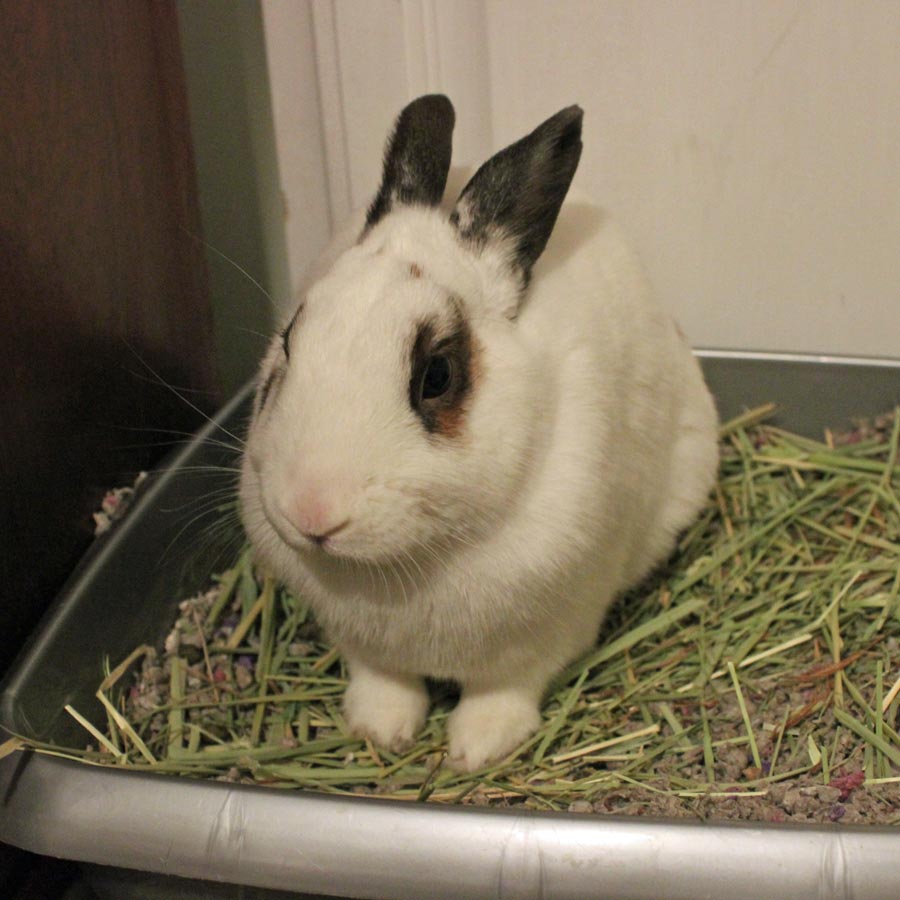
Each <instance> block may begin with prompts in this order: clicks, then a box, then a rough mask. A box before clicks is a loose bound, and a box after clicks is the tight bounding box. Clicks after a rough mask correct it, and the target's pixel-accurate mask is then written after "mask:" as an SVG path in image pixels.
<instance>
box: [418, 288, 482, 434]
mask: <svg viewBox="0 0 900 900" xmlns="http://www.w3.org/2000/svg"><path fill="white" fill-rule="evenodd" d="M453 311H454V312H455V313H456V315H454V316H453V318H452V319H451V320H450V327H448V326H447V325H446V324H445V325H444V326H443V329H442V330H443V332H444V334H443V336H439V335H438V334H436V332H437V331H438V327H439V326H438V325H437V323H435V322H433V321H426V322H422V323H420V324H419V325H418V327H417V329H416V332H415V336H414V338H413V342H412V347H411V353H410V361H409V363H410V369H409V388H408V390H409V406H410V409H412V411H413V412H414V413H415V414H416V415H417V416H418V417H419V420H420V421H421V423H422V425H423V426H424V428H425V431H426V432H427V433H428V434H429V435H435V436H437V437H440V438H455V437H457V436H458V435H460V434H461V433H462V431H463V427H464V425H465V419H466V409H467V406H468V404H467V403H466V401H467V399H468V397H469V393H470V388H471V384H470V381H471V368H472V339H471V335H470V333H469V326H468V323H467V322H466V320H465V318H464V316H463V315H462V311H461V309H460V304H459V303H458V302H457V303H455V304H454V307H453Z"/></svg>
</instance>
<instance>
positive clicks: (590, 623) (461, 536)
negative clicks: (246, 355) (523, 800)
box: [241, 195, 717, 769]
mask: <svg viewBox="0 0 900 900" xmlns="http://www.w3.org/2000/svg"><path fill="white" fill-rule="evenodd" d="M462 212H463V214H464V213H465V210H463V211H462ZM511 252H512V251H511V249H510V246H509V242H508V241H507V240H505V239H504V236H503V234H502V233H498V234H497V235H495V239H494V240H489V241H487V242H486V243H485V244H484V246H483V247H481V248H474V249H473V247H472V246H471V245H470V244H468V243H467V242H465V241H463V240H461V239H460V234H459V230H458V228H457V226H456V225H454V224H452V223H451V222H450V221H449V220H448V218H447V215H446V213H445V212H442V211H440V210H439V209H435V208H430V207H421V206H410V207H402V206H398V207H397V208H395V209H393V210H392V211H391V212H390V213H389V214H387V215H385V216H384V217H383V218H382V219H381V220H380V221H378V222H377V223H375V224H374V225H372V227H371V228H369V229H368V230H367V231H366V232H365V233H364V236H363V239H362V240H361V241H360V242H359V243H358V244H355V245H354V246H352V247H350V248H349V249H347V250H346V251H345V252H344V253H343V254H341V255H340V256H338V258H337V259H336V261H334V263H333V265H332V266H331V268H330V270H329V271H328V272H327V274H325V275H324V277H322V278H321V279H320V280H318V281H317V282H316V283H315V284H314V285H313V286H312V287H311V288H310V289H309V290H308V291H307V292H306V295H305V297H304V303H303V309H302V312H301V313H300V314H299V317H298V320H297V322H296V323H295V327H293V328H292V329H291V333H290V336H289V339H290V358H289V360H287V361H286V360H285V355H284V349H283V347H282V339H281V337H280V336H279V337H278V338H276V339H275V340H274V341H273V344H272V346H271V348H270V351H269V353H268V354H267V357H266V359H265V361H264V363H263V367H262V374H261V382H260V383H261V384H263V383H266V382H268V383H269V384H268V392H267V397H266V399H265V403H264V404H262V406H261V408H259V407H260V401H259V399H258V401H257V407H258V410H257V413H256V415H255V418H254V421H253V423H252V425H251V428H250V431H249V435H248V440H247V452H246V454H245V460H244V465H243V473H242V484H241V501H242V509H243V517H244V522H245V525H246V529H247V532H248V534H249V536H250V539H251V541H252V543H253V545H254V547H255V550H256V553H257V555H258V556H259V557H260V558H261V559H262V560H263V561H264V563H265V564H266V565H267V566H268V567H269V568H270V569H271V571H272V572H273V573H274V574H276V575H277V576H278V577H279V578H281V579H283V580H284V581H285V582H286V583H287V584H288V585H289V586H291V587H292V588H293V589H294V590H296V591H297V592H298V593H299V594H300V595H301V596H303V597H305V598H307V599H308V600H309V602H310V603H311V604H312V606H313V608H314V610H315V613H316V616H317V618H318V620H319V621H320V623H321V624H322V626H323V627H324V628H325V630H326V632H327V634H328V635H329V636H330V638H331V639H332V640H333V641H334V642H335V643H336V645H337V646H338V647H339V648H340V650H341V652H342V653H343V654H344V656H345V658H346V660H347V663H348V665H349V671H350V683H349V687H348V689H347V692H346V697H345V713H346V718H347V721H348V723H349V724H350V726H351V727H352V728H353V729H354V730H355V731H356V732H358V733H360V734H363V735H366V736H369V737H371V738H372V739H373V740H374V741H375V742H376V743H378V744H381V745H384V746H388V747H392V748H395V749H397V748H400V747H402V746H404V745H405V744H408V743H409V742H410V741H411V740H412V739H413V738H414V737H415V735H416V733H417V731H418V730H419V729H420V728H421V726H422V724H423V722H424V719H425V716H426V713H427V709H428V697H427V693H426V690H425V685H424V681H423V678H424V677H425V676H430V677H434V678H441V679H453V680H455V681H457V682H458V683H459V684H460V685H461V688H462V695H461V700H460V702H459V705H458V707H457V708H456V710H454V712H453V714H452V715H451V717H450V720H449V729H448V730H449V734H448V738H449V755H450V760H451V762H452V763H453V764H454V765H455V766H457V767H458V768H463V769H475V768H478V767H480V766H482V765H483V764H485V763H486V762H488V761H490V760H493V759H496V758H498V757H500V756H503V755H504V754H506V753H508V752H509V751H511V750H513V749H514V748H515V747H516V746H517V745H518V744H519V743H520V742H521V741H522V740H523V739H525V738H526V737H527V736H528V735H529V734H530V733H532V732H533V731H534V729H535V728H536V727H537V725H538V723H539V720H540V714H539V704H540V700H541V696H542V693H543V691H544V690H545V688H546V686H547V683H548V681H549V680H550V679H551V678H552V676H553V675H554V674H555V673H556V672H558V671H559V670H560V669H561V668H562V667H563V666H564V665H565V664H567V663H568V662H570V661H571V660H572V659H573V658H574V657H576V656H577V655H579V654H580V653H582V652H583V651H585V650H586V649H588V648H589V647H590V646H591V644H592V643H593V641H594V640H595V638H596V635H597V631H598V628H599V625H600V622H601V620H602V618H603V615H604V613H605V611H606V609H607V607H608V606H609V604H610V602H611V601H612V599H613V598H614V597H615V595H616V594H617V593H618V592H620V591H622V590H623V589H625V588H627V587H629V586H630V585H633V584H634V583H635V582H637V581H638V580H640V579H641V578H642V577H643V576H644V575H646V574H647V573H648V571H649V570H650V569H651V568H652V567H653V566H654V565H656V564H657V563H658V562H660V561H661V560H662V559H664V558H665V556H666V555H667V554H668V553H669V552H670V551H671V549H672V547H673V545H674V542H675V538H676V536H677V534H678V532H679V531H680V530H681V529H682V528H684V527H685V526H686V525H688V524H689V523H690V522H691V520H692V519H693V518H694V516H695V515H696V513H697V511H698V510H699V508H700V507H701V505H702V504H703V503H704V501H705V498H706V497H707V494H708V492H709V490H710V488H711V486H712V484H713V480H714V477H715V470H716V466H717V446H716V414H715V410H714V407H713V403H712V400H711V398H710V396H709V393H708V391H707V389H706V387H705V385H704V382H703V379H702V376H701V373H700V369H699V367H698V365H697V363H696V361H695V359H694V357H693V355H692V353H691V351H690V348H689V347H688V346H687V344H686V343H685V341H684V339H683V337H682V336H681V335H680V334H679V332H678V329H677V327H676V326H675V324H674V323H673V321H672V319H671V318H670V316H669V315H667V314H666V313H665V312H664V311H663V309H662V308H661V307H660V306H659V305H657V304H656V302H654V300H653V299H652V297H651V294H650V292H649V290H648V287H647V284H646V282H645V279H644V276H643V275H642V273H641V270H640V267H639V265H638V264H637V262H636V260H635V258H634V256H633V255H632V253H631V251H630V249H629V247H628V245H627V243H626V241H625V240H624V239H623V237H622V235H621V233H620V231H619V229H618V228H617V227H616V226H615V225H614V224H613V222H612V221H610V219H609V218H608V217H607V216H606V215H605V214H604V213H603V212H602V211H601V210H599V209H598V208H597V207H595V206H593V205H591V204H590V203H587V202H585V201H583V200H581V199H580V198H575V197H573V196H571V195H570V197H569V199H568V200H567V202H566V203H565V204H564V205H563V207H562V211H561V212H560V214H559V217H558V220H557V222H556V226H555V229H554V231H553V234H552V237H551V239H550V241H549V243H548V245H547V247H546V250H545V251H544V253H543V255H542V256H541V258H540V260H539V261H538V262H537V264H536V265H535V266H534V269H533V274H532V278H531V283H530V286H529V287H528V289H527V291H526V293H525V294H524V299H523V301H522V304H521V308H520V309H519V311H518V315H517V316H514V315H512V311H514V310H515V309H516V305H517V302H518V300H517V298H519V295H520V289H521V281H520V280H518V279H517V278H516V277H514V275H513V274H512V273H511V268H510V259H509V257H510V253H511ZM413 266H414V267H415V268H416V269H417V270H418V271H419V272H420V273H421V276H420V277H419V276H417V277H413V276H411V274H410V273H411V271H413V269H412V267H413ZM454 304H457V305H461V307H462V314H463V315H464V317H465V319H466V321H467V322H468V325H469V328H470V330H471V338H472V347H473V360H472V385H471V390H470V394H469V396H468V399H467V401H466V403H465V407H464V409H463V412H462V422H461V425H460V428H459V433H454V434H452V435H449V436H440V435H439V436H437V437H435V436H434V435H429V434H426V433H425V431H424V429H423V428H422V425H421V423H420V422H419V421H418V419H417V417H416V415H415V414H414V412H413V411H412V410H411V408H410V404H409V398H408V385H409V379H410V375H409V352H410V351H409V346H410V342H411V335H412V334H414V332H415V327H416V323H417V322H420V321H422V320H423V319H429V318H430V319H434V320H438V321H444V320H445V319H446V318H447V317H448V316H449V315H451V314H452V312H453V309H454ZM313 508H314V513H310V510H311V509H313ZM304 516H307V518H306V519H304ZM313 520H314V523H315V524H317V525H319V526H322V527H324V525H327V526H329V527H331V526H333V525H340V526H341V527H340V528H339V529H338V530H336V531H335V533H334V535H333V537H331V538H329V540H328V542H327V545H326V546H324V547H318V546H314V545H312V544H311V543H310V542H309V540H307V539H306V538H305V537H303V535H302V534H301V532H302V531H303V527H301V526H302V525H304V524H306V523H308V522H309V521H313ZM342 523H346V524H342Z"/></svg>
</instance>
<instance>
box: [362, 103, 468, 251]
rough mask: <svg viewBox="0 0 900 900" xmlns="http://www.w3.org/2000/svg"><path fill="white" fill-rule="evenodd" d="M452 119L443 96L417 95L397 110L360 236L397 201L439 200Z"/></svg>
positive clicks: (447, 164) (450, 106)
mask: <svg viewBox="0 0 900 900" xmlns="http://www.w3.org/2000/svg"><path fill="white" fill-rule="evenodd" d="M455 120H456V114H455V113H454V111H453V104H452V103H451V102H450V101H449V100H448V99H447V97H445V96H444V95H443V94H426V95H425V96H424V97H419V98H418V99H417V100H413V101H412V103H410V104H409V105H408V106H407V107H406V108H405V109H404V110H403V111H402V112H401V113H400V115H399V116H398V118H397V122H396V124H395V125H394V130H393V132H392V134H391V136H390V137H389V138H388V142H387V146H386V148H385V152H384V172H383V175H382V180H381V187H380V188H379V189H378V193H377V194H376V195H375V199H374V200H373V201H372V205H371V206H370V207H369V211H368V214H367V216H366V226H365V228H364V229H363V234H365V233H366V232H367V231H368V230H369V229H370V228H371V227H372V226H373V225H375V223H376V222H379V221H380V220H381V219H382V218H383V217H384V216H386V215H387V214H388V213H389V212H390V211H391V210H392V209H393V208H394V206H395V205H397V204H399V205H405V206H411V205H419V206H437V204H438V203H440V202H441V198H442V197H443V195H444V187H445V186H446V184H447V173H448V172H449V171H450V154H451V151H452V143H453V125H454V123H455Z"/></svg>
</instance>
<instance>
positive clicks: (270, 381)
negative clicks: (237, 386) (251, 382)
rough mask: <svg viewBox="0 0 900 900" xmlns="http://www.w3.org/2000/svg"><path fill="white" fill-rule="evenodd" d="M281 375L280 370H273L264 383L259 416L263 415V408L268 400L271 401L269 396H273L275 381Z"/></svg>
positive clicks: (260, 393)
mask: <svg viewBox="0 0 900 900" xmlns="http://www.w3.org/2000/svg"><path fill="white" fill-rule="evenodd" d="M279 374H280V373H279V369H277V368H276V369H273V370H272V371H271V372H269V375H268V377H267V378H266V380H265V381H264V382H263V385H262V387H261V388H260V389H259V403H258V405H257V410H256V411H257V414H258V413H261V412H262V410H263V407H264V406H265V405H266V400H268V399H269V394H271V392H272V387H273V386H274V384H275V380H276V379H277V378H278V375H279Z"/></svg>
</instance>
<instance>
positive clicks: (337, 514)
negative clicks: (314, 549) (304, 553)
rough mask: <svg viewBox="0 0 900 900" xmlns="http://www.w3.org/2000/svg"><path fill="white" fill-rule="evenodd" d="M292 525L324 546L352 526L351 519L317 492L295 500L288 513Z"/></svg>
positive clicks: (309, 539)
mask: <svg viewBox="0 0 900 900" xmlns="http://www.w3.org/2000/svg"><path fill="white" fill-rule="evenodd" d="M287 518H288V520H289V521H290V523H291V524H292V525H293V526H294V528H296V529H297V531H299V532H300V534H301V535H302V536H303V537H305V538H306V539H307V540H308V541H311V542H312V543H314V544H317V545H318V546H322V545H323V544H324V543H325V542H326V541H327V540H328V539H329V538H330V537H333V536H334V535H336V534H337V533H338V532H339V531H341V530H342V529H344V528H346V527H347V525H349V524H350V518H349V517H348V516H346V515H345V514H343V513H342V512H341V511H340V510H339V509H336V508H335V507H334V506H333V505H332V504H330V503H329V502H328V501H327V500H326V499H325V498H324V497H323V496H322V495H321V494H319V493H317V492H312V491H310V492H306V493H303V494H299V495H297V496H296V497H295V498H294V501H293V503H292V504H291V506H290V508H289V509H288V511H287Z"/></svg>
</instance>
